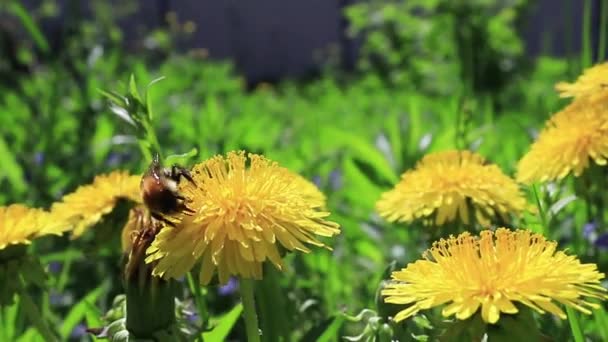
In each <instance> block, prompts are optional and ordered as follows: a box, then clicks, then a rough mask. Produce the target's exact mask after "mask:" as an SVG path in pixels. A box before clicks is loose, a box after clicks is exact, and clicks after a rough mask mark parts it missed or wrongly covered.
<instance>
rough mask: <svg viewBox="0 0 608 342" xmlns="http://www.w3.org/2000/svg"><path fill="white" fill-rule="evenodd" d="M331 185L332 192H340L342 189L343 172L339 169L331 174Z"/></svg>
mask: <svg viewBox="0 0 608 342" xmlns="http://www.w3.org/2000/svg"><path fill="white" fill-rule="evenodd" d="M329 184H330V185H331V188H332V190H338V189H340V188H341V187H342V184H343V183H342V172H341V171H340V170H339V169H334V170H333V171H332V172H331V173H330V174H329Z"/></svg>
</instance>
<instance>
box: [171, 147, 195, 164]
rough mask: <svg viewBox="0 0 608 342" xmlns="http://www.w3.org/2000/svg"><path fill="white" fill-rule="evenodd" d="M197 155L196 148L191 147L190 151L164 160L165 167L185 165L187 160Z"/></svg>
mask: <svg viewBox="0 0 608 342" xmlns="http://www.w3.org/2000/svg"><path fill="white" fill-rule="evenodd" d="M197 154H198V150H197V149H196V147H193V148H192V149H191V150H190V151H188V152H186V153H182V154H172V155H169V156H167V157H166V158H165V160H164V163H165V165H173V164H178V165H187V164H188V160H189V159H192V158H194V157H195V156H196V155H197Z"/></svg>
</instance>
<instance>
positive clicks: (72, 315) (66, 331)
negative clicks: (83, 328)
mask: <svg viewBox="0 0 608 342" xmlns="http://www.w3.org/2000/svg"><path fill="white" fill-rule="evenodd" d="M108 287H109V283H107V282H104V283H103V284H101V285H100V286H98V287H97V288H95V289H93V290H92V291H91V292H89V293H88V294H87V295H86V296H85V297H84V298H83V299H82V300H81V301H80V302H78V303H77V304H76V305H74V306H73V307H72V309H71V310H70V312H68V314H67V316H66V317H65V320H64V321H63V324H62V325H61V327H60V328H59V333H60V334H61V338H62V339H64V340H65V339H67V338H68V336H70V333H71V332H72V330H73V329H74V328H75V327H76V325H78V323H80V322H81V321H82V320H83V319H85V318H86V317H90V316H89V315H90V312H89V311H90V310H91V307H94V305H92V303H95V302H96V301H97V299H99V297H101V295H102V294H104V293H105V292H106V291H107V290H108Z"/></svg>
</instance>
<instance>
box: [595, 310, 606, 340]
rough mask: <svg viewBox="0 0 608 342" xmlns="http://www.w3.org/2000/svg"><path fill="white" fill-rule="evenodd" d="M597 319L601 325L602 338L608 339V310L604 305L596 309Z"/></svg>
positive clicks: (599, 325)
mask: <svg viewBox="0 0 608 342" xmlns="http://www.w3.org/2000/svg"><path fill="white" fill-rule="evenodd" d="M595 320H596V322H597V326H598V327H599V331H600V336H602V340H603V341H608V314H606V310H605V309H604V308H603V307H600V308H599V309H597V310H595Z"/></svg>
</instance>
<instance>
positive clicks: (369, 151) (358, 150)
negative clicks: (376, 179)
mask: <svg viewBox="0 0 608 342" xmlns="http://www.w3.org/2000/svg"><path fill="white" fill-rule="evenodd" d="M323 135H324V139H323V140H322V141H329V142H332V141H333V144H337V145H339V146H341V147H343V148H345V149H347V150H348V151H349V152H350V153H351V155H352V156H354V157H356V159H359V160H362V161H365V162H367V163H369V164H370V165H371V166H372V167H373V168H374V171H376V172H377V173H378V175H380V176H382V177H383V178H384V179H385V180H386V181H388V182H391V183H396V182H397V181H398V180H399V177H398V176H397V174H396V173H395V171H394V170H393V168H392V167H391V165H390V163H389V162H388V160H386V158H385V157H384V155H383V154H382V153H381V152H380V151H379V150H378V149H377V148H376V147H375V146H374V145H373V144H371V143H370V142H368V141H366V140H365V139H362V138H361V137H360V136H359V135H355V134H352V133H348V132H344V131H342V130H339V129H335V128H327V129H325V130H324V131H323Z"/></svg>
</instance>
